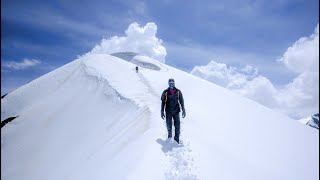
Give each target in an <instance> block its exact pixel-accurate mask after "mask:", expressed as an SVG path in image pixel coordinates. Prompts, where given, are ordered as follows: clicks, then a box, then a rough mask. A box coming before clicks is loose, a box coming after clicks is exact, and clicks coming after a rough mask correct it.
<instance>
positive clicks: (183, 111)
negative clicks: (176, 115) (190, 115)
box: [182, 110, 186, 118]
mask: <svg viewBox="0 0 320 180" xmlns="http://www.w3.org/2000/svg"><path fill="white" fill-rule="evenodd" d="M185 117H186V111H185V110H182V118H185Z"/></svg>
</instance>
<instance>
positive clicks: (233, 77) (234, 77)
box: [191, 61, 258, 89]
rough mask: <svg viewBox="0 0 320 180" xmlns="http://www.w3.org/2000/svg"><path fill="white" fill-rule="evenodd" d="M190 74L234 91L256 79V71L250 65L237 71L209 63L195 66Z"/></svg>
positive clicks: (213, 62) (235, 68) (222, 65)
mask: <svg viewBox="0 0 320 180" xmlns="http://www.w3.org/2000/svg"><path fill="white" fill-rule="evenodd" d="M191 74H194V75H196V76H199V77H202V78H204V79H207V80H209V81H211V82H214V83H216V84H218V85H220V86H223V87H227V88H230V89H236V88H241V87H243V86H244V84H246V83H247V82H248V81H249V80H252V79H253V78H254V77H256V76H257V74H258V69H257V68H254V67H252V66H250V65H247V66H245V67H243V68H240V69H239V68H237V67H232V66H229V67H228V66H227V65H226V64H223V63H218V62H215V61H211V62H209V64H207V65H206V66H195V67H194V68H193V69H192V71H191Z"/></svg>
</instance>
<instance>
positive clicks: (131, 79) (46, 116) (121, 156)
mask: <svg viewBox="0 0 320 180" xmlns="http://www.w3.org/2000/svg"><path fill="white" fill-rule="evenodd" d="M134 58H135V62H137V63H140V64H141V65H142V66H140V68H139V73H136V71H135V67H136V64H133V63H131V62H128V61H125V60H123V59H120V58H118V57H115V56H110V55H106V54H95V55H85V56H83V57H81V58H79V59H77V60H75V61H73V62H71V63H69V64H67V65H65V66H63V67H61V68H58V69H56V70H54V71H52V72H50V73H48V74H46V75H44V76H42V77H40V78H38V79H36V80H34V81H32V82H30V83H28V84H26V85H24V86H22V87H20V88H18V89H17V90H15V91H13V92H11V93H9V94H8V95H7V96H6V97H5V98H3V99H1V121H3V120H5V119H6V118H8V117H13V116H17V115H19V117H17V118H16V119H15V120H13V121H12V122H10V123H8V124H7V125H6V126H5V127H3V128H2V129H1V178H3V179H5V180H20V179H25V180H43V179H46V180H57V179H66V180H67V179H70V180H75V179H76V180H82V179H83V180H88V179H94V180H100V179H101V180H102V179H103V180H105V179H147V180H149V179H168V180H173V179H220V180H222V179H223V180H229V179H230V180H231V179H232V180H235V179H237V180H242V179H243V180H250V179H252V180H256V179H259V180H264V179H265V180H270V179H272V180H283V179H290V180H295V179H296V180H301V179H308V180H313V179H314V180H315V179H318V178H319V170H318V168H319V131H318V130H317V129H314V128H309V127H307V126H305V125H303V124H301V123H299V122H297V121H294V120H293V119H290V118H288V117H286V116H284V115H282V114H279V113H276V112H274V111H272V110H271V109H268V108H266V107H264V106H262V105H259V104H257V103H255V102H254V101H251V100H249V99H246V98H244V97H240V96H238V95H236V94H234V93H233V92H231V91H229V90H226V89H224V88H221V87H219V86H217V85H215V84H213V83H210V82H208V81H205V80H202V79H200V78H198V77H195V76H193V75H191V74H188V73H185V72H183V71H180V70H177V69H175V68H172V67H170V66H167V65H165V64H162V63H160V62H158V61H156V60H154V59H151V58H146V57H141V56H135V57H134ZM150 64H151V65H150ZM143 65H144V66H145V67H144V66H143ZM155 66H156V67H158V68H159V69H153V68H152V67H155ZM169 78H174V79H175V82H176V86H177V88H179V89H180V90H181V91H182V93H183V96H184V99H185V107H186V113H187V116H186V118H185V119H182V118H181V121H182V125H181V129H182V132H181V139H182V141H183V142H182V144H177V143H175V142H174V141H172V139H167V138H166V137H167V134H166V126H165V122H164V121H163V120H162V119H161V118H160V96H161V94H162V91H163V90H164V89H166V88H167V81H168V79H169Z"/></svg>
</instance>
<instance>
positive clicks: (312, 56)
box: [191, 24, 319, 119]
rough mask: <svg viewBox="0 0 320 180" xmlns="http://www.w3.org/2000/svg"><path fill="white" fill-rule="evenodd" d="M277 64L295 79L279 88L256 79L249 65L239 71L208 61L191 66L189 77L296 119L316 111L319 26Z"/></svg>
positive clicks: (254, 70)
mask: <svg viewBox="0 0 320 180" xmlns="http://www.w3.org/2000/svg"><path fill="white" fill-rule="evenodd" d="M278 61H279V62H281V63H282V65H284V66H285V67H286V68H288V69H289V70H291V71H292V72H295V73H296V74H297V76H296V77H295V78H294V79H293V80H292V81H291V82H289V83H288V84H286V85H284V86H283V87H279V88H276V87H275V86H274V85H273V84H272V82H271V81H270V80H269V79H268V78H266V77H264V76H262V75H259V72H258V69H257V68H254V67H252V66H250V65H247V66H245V67H243V68H237V67H232V66H229V67H228V66H227V65H226V64H223V63H217V62H215V61H211V62H210V63H209V64H207V65H206V66H195V67H194V68H193V70H192V71H191V74H194V75H196V76H199V77H201V78H203V79H206V80H209V81H211V82H214V83H216V84H218V85H220V86H223V87H226V88H228V89H231V90H233V91H235V92H237V93H239V94H241V95H244V96H246V97H249V98H251V99H253V100H255V101H257V102H259V103H261V104H263V105H265V106H267V107H269V108H272V109H275V110H277V111H280V112H282V113H285V114H287V115H288V116H290V117H292V118H295V119H300V118H303V117H306V116H309V115H311V114H313V113H316V112H318V111H319V24H318V25H317V27H316V29H315V31H314V33H313V34H312V35H311V36H309V37H302V38H300V39H299V40H298V41H296V42H295V43H294V44H293V45H292V46H291V47H289V48H288V49H287V50H286V52H285V53H284V54H283V55H282V57H281V58H280V59H278Z"/></svg>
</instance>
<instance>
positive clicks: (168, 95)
mask: <svg viewBox="0 0 320 180" xmlns="http://www.w3.org/2000/svg"><path fill="white" fill-rule="evenodd" d="M168 84H169V87H168V88H167V89H166V90H164V91H163V93H162V96H161V118H162V119H164V118H165V117H166V124H167V130H168V138H172V118H173V121H174V127H175V134H174V140H175V141H177V143H179V135H180V117H179V112H180V106H181V109H182V117H183V118H184V117H185V116H186V111H185V109H184V101H183V96H182V93H181V91H180V90H179V89H177V88H176V87H175V84H174V79H172V78H170V79H169V81H168ZM164 108H165V111H166V115H165V114H164Z"/></svg>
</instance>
